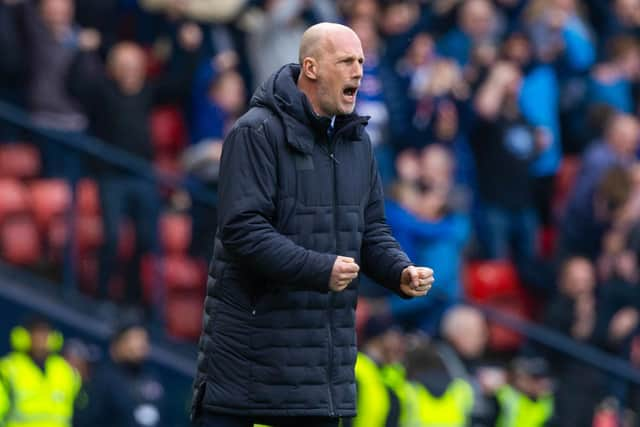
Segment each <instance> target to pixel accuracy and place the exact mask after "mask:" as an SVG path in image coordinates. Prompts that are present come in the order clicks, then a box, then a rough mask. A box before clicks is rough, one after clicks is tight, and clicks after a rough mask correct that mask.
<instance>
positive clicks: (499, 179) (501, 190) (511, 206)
mask: <svg viewBox="0 0 640 427" xmlns="http://www.w3.org/2000/svg"><path fill="white" fill-rule="evenodd" d="M521 90H522V74H521V72H520V70H519V69H518V68H517V67H516V66H515V65H514V64H513V63H510V62H498V63H496V65H495V66H494V67H493V68H492V69H491V71H490V72H489V75H488V77H487V79H486V80H485V82H484V83H483V84H482V85H481V86H480V88H479V89H478V92H477V95H476V98H475V100H474V104H475V110H476V112H477V114H478V116H479V117H478V122H477V124H476V125H475V126H474V128H473V130H472V134H471V146H472V149H473V152H474V156H475V160H476V168H477V174H478V175H477V177H478V198H479V200H480V203H481V204H482V220H481V225H479V226H478V232H479V233H480V239H481V242H482V243H483V246H484V254H485V256H486V257H487V258H489V259H508V258H509V257H512V258H513V259H515V260H516V262H518V263H525V262H528V261H529V260H531V259H532V257H533V256H534V254H535V253H536V240H535V236H536V234H535V233H536V227H537V225H538V218H537V214H536V211H535V209H534V201H533V188H532V185H533V184H532V177H531V176H530V174H529V166H530V165H531V163H532V161H533V160H534V159H535V157H536V156H537V155H538V153H539V152H540V147H542V146H544V144H545V139H546V137H547V135H546V133H545V132H544V131H542V130H540V129H536V128H535V127H534V126H533V125H532V123H531V122H529V121H528V120H527V119H526V117H524V115H523V113H522V111H521V109H520V105H519V102H518V100H519V97H520V96H521ZM511 242H514V244H513V246H512V245H511Z"/></svg>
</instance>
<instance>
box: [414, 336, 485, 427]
mask: <svg viewBox="0 0 640 427" xmlns="http://www.w3.org/2000/svg"><path fill="white" fill-rule="evenodd" d="M406 364H407V378H408V380H409V381H411V383H410V386H411V389H410V390H409V398H405V399H404V403H405V405H409V408H407V411H408V412H409V416H408V423H407V425H420V426H445V425H446V426H449V425H450V426H464V425H470V420H471V417H470V415H471V410H472V408H473V404H474V401H473V397H474V396H473V390H472V387H471V385H470V384H469V382H467V381H466V380H465V379H464V378H461V377H458V376H455V375H454V374H452V373H451V372H450V371H449V369H448V368H449V366H448V361H447V360H445V359H444V357H443V355H442V354H440V353H439V352H438V349H437V347H436V346H435V345H434V343H433V342H428V341H424V340H422V341H419V342H418V343H416V345H415V347H412V348H411V349H410V350H409V351H408V352H407V362H406Z"/></svg>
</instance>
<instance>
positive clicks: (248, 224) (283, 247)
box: [218, 127, 336, 291]
mask: <svg viewBox="0 0 640 427" xmlns="http://www.w3.org/2000/svg"><path fill="white" fill-rule="evenodd" d="M276 190H277V179H276V156H275V152H274V148H273V145H272V144H270V143H269V141H268V140H267V138H266V137H265V136H264V134H263V133H262V131H261V130H255V129H252V128H249V127H238V128H236V129H234V130H233V131H232V132H231V133H230V134H229V136H228V137H227V139H226V140H225V143H224V146H223V150H222V159H221V164H220V181H219V187H218V195H219V206H220V207H219V209H218V224H219V225H218V230H219V236H220V240H221V241H222V245H223V246H224V248H225V249H226V250H227V251H228V252H229V253H230V254H231V255H232V256H234V257H236V258H237V259H238V260H239V261H240V263H241V264H243V265H245V266H246V267H247V268H250V269H252V270H253V271H254V272H255V273H258V274H260V275H262V276H264V277H266V278H267V279H268V280H271V281H274V282H275V283H276V284H277V285H278V286H284V287H295V288H307V289H308V288H313V289H318V290H321V291H326V290H328V289H329V279H330V276H331V270H332V269H333V264H334V262H335V259H336V255H333V254H326V253H320V252H316V251H313V250H309V249H305V248H303V247H301V246H299V245H297V244H295V243H294V242H293V241H292V240H290V239H289V238H287V237H285V236H284V235H282V234H280V233H279V232H278V231H277V230H276V229H275V228H274V226H273V221H274V218H275V215H276V197H277V192H276Z"/></svg>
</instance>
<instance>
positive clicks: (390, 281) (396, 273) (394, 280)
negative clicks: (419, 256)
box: [387, 261, 413, 299]
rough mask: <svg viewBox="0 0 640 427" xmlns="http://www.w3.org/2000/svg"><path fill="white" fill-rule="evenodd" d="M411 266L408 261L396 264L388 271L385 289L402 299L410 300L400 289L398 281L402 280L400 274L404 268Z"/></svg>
mask: <svg viewBox="0 0 640 427" xmlns="http://www.w3.org/2000/svg"><path fill="white" fill-rule="evenodd" d="M410 265H413V263H411V262H408V261H400V262H397V263H396V264H395V265H394V266H393V267H392V268H391V269H390V270H389V275H388V276H387V288H389V289H390V290H392V291H393V292H394V293H395V294H396V295H398V296H399V297H400V298H403V299H411V298H413V297H412V296H410V295H407V294H405V293H404V292H402V290H401V289H400V279H401V278H402V272H403V271H404V269H405V268H407V267H409V266H410Z"/></svg>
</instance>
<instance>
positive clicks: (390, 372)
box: [382, 363, 418, 427]
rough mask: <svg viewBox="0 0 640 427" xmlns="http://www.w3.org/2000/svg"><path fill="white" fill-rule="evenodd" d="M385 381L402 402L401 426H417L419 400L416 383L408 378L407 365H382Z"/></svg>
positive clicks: (399, 421) (399, 422) (399, 423)
mask: <svg viewBox="0 0 640 427" xmlns="http://www.w3.org/2000/svg"><path fill="white" fill-rule="evenodd" d="M382 378H383V381H384V383H385V384H386V385H387V387H389V388H390V389H391V390H393V392H394V393H395V394H396V396H398V400H399V402H400V416H399V420H398V425H399V426H400V427H412V426H416V425H417V424H416V420H417V418H418V415H417V414H418V402H417V396H416V392H415V387H414V384H412V383H411V382H410V381H409V380H407V373H406V369H405V367H404V366H403V365H402V364H400V363H395V364H390V365H385V366H383V367H382Z"/></svg>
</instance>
